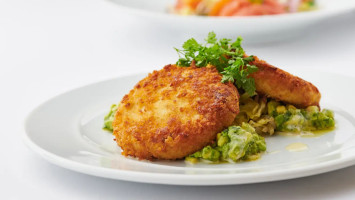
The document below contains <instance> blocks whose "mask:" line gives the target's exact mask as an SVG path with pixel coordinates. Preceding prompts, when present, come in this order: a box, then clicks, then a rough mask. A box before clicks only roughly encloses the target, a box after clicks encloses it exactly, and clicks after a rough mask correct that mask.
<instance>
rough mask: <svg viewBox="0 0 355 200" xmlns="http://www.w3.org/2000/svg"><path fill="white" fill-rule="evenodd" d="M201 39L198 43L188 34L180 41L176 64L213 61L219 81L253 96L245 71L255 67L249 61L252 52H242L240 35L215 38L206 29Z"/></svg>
mask: <svg viewBox="0 0 355 200" xmlns="http://www.w3.org/2000/svg"><path fill="white" fill-rule="evenodd" d="M205 41H206V43H205V44H199V43H198V42H197V41H196V40H195V39H194V38H191V39H189V40H187V41H186V42H185V43H184V44H183V46H182V48H183V49H182V50H181V49H177V48H175V50H176V51H177V53H178V54H179V60H178V61H177V62H176V65H178V66H181V67H189V66H191V64H192V63H195V65H196V67H206V66H207V65H213V66H215V67H216V68H217V70H218V71H219V72H220V73H221V74H223V77H222V82H223V83H225V82H232V83H234V84H235V85H236V86H237V88H239V89H243V90H244V91H245V92H247V93H248V94H249V95H250V96H253V95H254V94H255V82H254V79H253V78H250V77H249V75H250V74H251V73H253V72H256V71H257V70H258V68H257V67H256V66H255V65H251V64H249V63H251V62H252V61H254V56H245V52H244V50H243V48H242V47H241V42H242V38H241V37H238V38H237V40H236V41H234V42H232V40H231V39H226V38H223V39H220V40H217V38H216V34H215V33H214V32H210V33H209V34H208V36H207V38H206V39H205Z"/></svg>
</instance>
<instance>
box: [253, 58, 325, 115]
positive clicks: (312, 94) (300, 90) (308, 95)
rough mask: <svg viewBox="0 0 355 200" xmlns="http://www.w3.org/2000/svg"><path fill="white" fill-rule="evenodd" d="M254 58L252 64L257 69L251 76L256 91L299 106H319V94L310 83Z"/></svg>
mask: <svg viewBox="0 0 355 200" xmlns="http://www.w3.org/2000/svg"><path fill="white" fill-rule="evenodd" d="M254 58H255V60H254V62H253V63H252V64H254V65H256V66H257V67H258V68H259V70H258V71H257V72H255V73H253V74H251V77H253V78H254V79H255V87H256V91H257V93H259V94H264V95H266V96H268V97H271V98H274V99H276V100H280V101H283V102H286V103H290V104H292V105H295V106H298V107H301V108H304V107H307V106H312V105H315V106H319V101H320V98H321V94H320V93H319V91H318V89H317V87H315V86H314V85H313V84H312V83H310V82H307V81H305V80H303V79H301V78H299V77H297V76H294V75H292V74H290V73H288V72H286V71H283V70H281V69H279V68H276V67H274V66H272V65H269V64H268V63H266V62H265V61H263V60H259V59H258V58H257V57H254Z"/></svg>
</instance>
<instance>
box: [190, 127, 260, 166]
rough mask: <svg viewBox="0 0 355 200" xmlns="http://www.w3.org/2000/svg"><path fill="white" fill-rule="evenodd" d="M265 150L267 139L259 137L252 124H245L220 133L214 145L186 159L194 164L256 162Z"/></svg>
mask: <svg viewBox="0 0 355 200" xmlns="http://www.w3.org/2000/svg"><path fill="white" fill-rule="evenodd" d="M265 150H266V143H265V139H264V138H263V137H261V136H260V135H258V134H257V133H256V132H255V129H254V128H253V127H252V126H251V125H250V124H247V123H243V124H242V125H241V126H230V127H228V128H227V129H225V130H223V131H222V132H221V133H218V134H217V139H216V142H215V143H214V144H213V145H209V146H206V147H204V148H203V149H202V150H200V151H198V152H196V153H194V154H191V155H189V156H187V157H186V158H185V159H186V161H189V162H192V163H196V162H198V161H200V160H205V161H211V162H214V163H218V162H223V161H227V162H237V161H240V160H255V159H258V158H259V157H260V153H261V152H264V151H265Z"/></svg>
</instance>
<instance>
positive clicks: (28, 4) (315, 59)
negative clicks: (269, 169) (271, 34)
mask: <svg viewBox="0 0 355 200" xmlns="http://www.w3.org/2000/svg"><path fill="white" fill-rule="evenodd" d="M160 28H161V27H159V25H152V24H148V23H145V22H144V21H142V20H140V19H139V18H134V17H128V16H126V15H123V14H121V13H119V11H118V10H117V8H116V7H115V6H114V5H111V3H109V2H107V1H104V0H86V1H85V0H71V1H69V0H32V1H26V0H11V1H4V0H2V1H0V91H1V96H0V102H1V103H0V120H1V131H0V133H1V139H0V148H1V151H0V155H1V157H0V158H1V162H0V163H1V164H0V186H1V187H0V188H1V189H0V199H245V198H250V199H355V166H353V167H348V168H345V169H342V170H338V171H335V172H330V173H326V174H321V175H316V176H312V177H307V178H300V179H295V180H288V181H279V182H272V183H262V184H250V185H236V186H220V187H187V186H164V185H153V184H142V183H132V182H125V181H118V180H109V179H104V178H98V177H92V176H88V175H84V174H80V173H75V172H72V171H69V170H67V169H63V168H60V167H57V166H55V165H52V164H50V163H48V162H47V161H45V160H43V159H42V158H40V157H39V156H38V155H36V154H35V153H34V152H32V151H31V150H30V149H29V148H27V147H26V146H25V145H24V143H23V142H22V140H21V135H22V134H23V121H24V118H25V116H26V115H27V114H28V112H29V111H30V110H32V109H33V108H34V107H35V106H36V105H38V104H40V103H41V102H43V101H45V100H47V99H48V98H50V97H53V96H55V95H57V94H59V93H62V92H65V91H67V90H69V89H72V88H76V87H79V86H83V85H86V84H88V83H93V82H97V81H100V80H104V79H108V78H112V77H117V76H120V75H123V74H131V73H135V72H139V71H142V70H145V71H146V70H153V69H159V68H161V67H162V66H163V65H164V64H167V63H172V62H174V61H175V60H176V59H177V55H176V53H175V51H174V50H173V49H172V47H173V46H175V47H179V46H180V45H181V43H182V42H183V41H184V40H186V39H187V38H186V37H185V36H184V37H183V36H179V35H177V34H176V33H175V34H174V33H170V32H169V30H166V29H163V30H161V29H160ZM354 37H355V14H354V13H348V14H344V15H342V16H338V17H336V18H333V19H329V20H327V21H325V22H323V23H321V24H318V25H315V26H314V27H312V28H310V29H309V30H308V32H307V33H306V34H305V35H304V36H302V37H299V38H296V39H294V40H292V41H285V42H278V43H272V44H259V45H245V46H244V48H245V50H246V51H247V52H248V53H251V54H254V55H258V56H259V57H260V58H262V59H265V60H267V61H269V62H270V63H272V64H274V65H276V66H280V67H282V68H283V69H286V70H290V71H297V69H305V68H316V69H319V70H322V71H331V72H336V73H340V74H344V75H348V76H354V77H355V64H354V63H355V38H354ZM349 92H354V86H349ZM353 114H354V115H355V113H353Z"/></svg>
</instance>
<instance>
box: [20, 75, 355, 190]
mask: <svg viewBox="0 0 355 200" xmlns="http://www.w3.org/2000/svg"><path fill="white" fill-rule="evenodd" d="M300 71H302V72H307V71H308V72H309V71H315V70H309V69H307V70H300ZM317 72H318V73H319V72H320V71H319V70H317ZM322 73H326V74H336V75H338V76H343V77H347V78H354V77H353V76H350V75H343V74H340V73H330V72H325V71H323V72H322ZM144 74H147V73H146V72H140V73H132V74H127V75H122V76H117V77H115V78H110V79H106V80H101V81H97V82H93V83H90V84H87V85H84V86H80V87H77V88H74V89H71V90H68V91H66V92H62V93H61V94H58V95H55V96H54V97H52V98H49V99H48V100H46V101H44V102H42V103H40V104H39V105H37V106H36V107H35V108H34V109H33V110H32V111H31V112H29V113H28V115H27V116H26V118H25V119H24V121H23V125H24V126H23V128H24V131H23V134H22V140H23V141H24V143H25V144H26V145H27V146H28V147H29V148H30V149H32V150H33V151H34V152H36V153H37V154H39V155H40V156H41V157H43V158H44V159H45V160H47V161H49V162H50V163H52V164H55V165H58V166H61V167H63V168H66V169H70V170H73V171H76V172H80V173H84V174H89V175H93V176H97V177H104V178H110V179H118V180H125V181H134V182H142V183H154V184H166V185H201V186H203V185H205V186H207V185H236V184H249V183H261V182H271V181H279V180H287V179H294V178H301V177H306V176H311V175H316V174H322V173H326V172H330V171H334V170H337V169H341V168H345V167H348V166H351V165H355V154H353V155H351V156H348V157H346V158H340V159H333V160H329V161H325V162H322V163H318V164H315V165H314V164H313V165H310V166H307V167H301V168H291V169H285V170H275V171H267V172H265V171H264V172H253V173H246V174H240V173H226V174H194V175H191V174H172V173H153V172H140V171H129V170H121V169H112V168H105V167H100V166H94V165H89V164H84V163H80V162H78V161H74V160H70V159H67V158H63V157H61V156H59V155H56V154H55V153H52V152H50V151H48V150H46V149H44V148H42V147H41V146H40V145H37V144H36V143H35V142H34V141H33V140H32V139H31V138H30V135H29V132H30V131H29V130H28V124H29V121H30V118H31V116H32V114H33V113H35V112H36V111H37V110H40V109H41V107H42V106H44V105H46V104H47V103H48V102H50V101H52V100H53V99H56V98H57V97H60V96H62V95H65V94H67V93H71V92H75V91H76V90H80V89H82V88H86V87H91V86H93V85H96V84H100V83H104V82H110V81H114V80H116V79H120V78H124V77H133V76H142V75H144ZM275 175H277V176H275ZM273 176H275V177H273Z"/></svg>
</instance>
